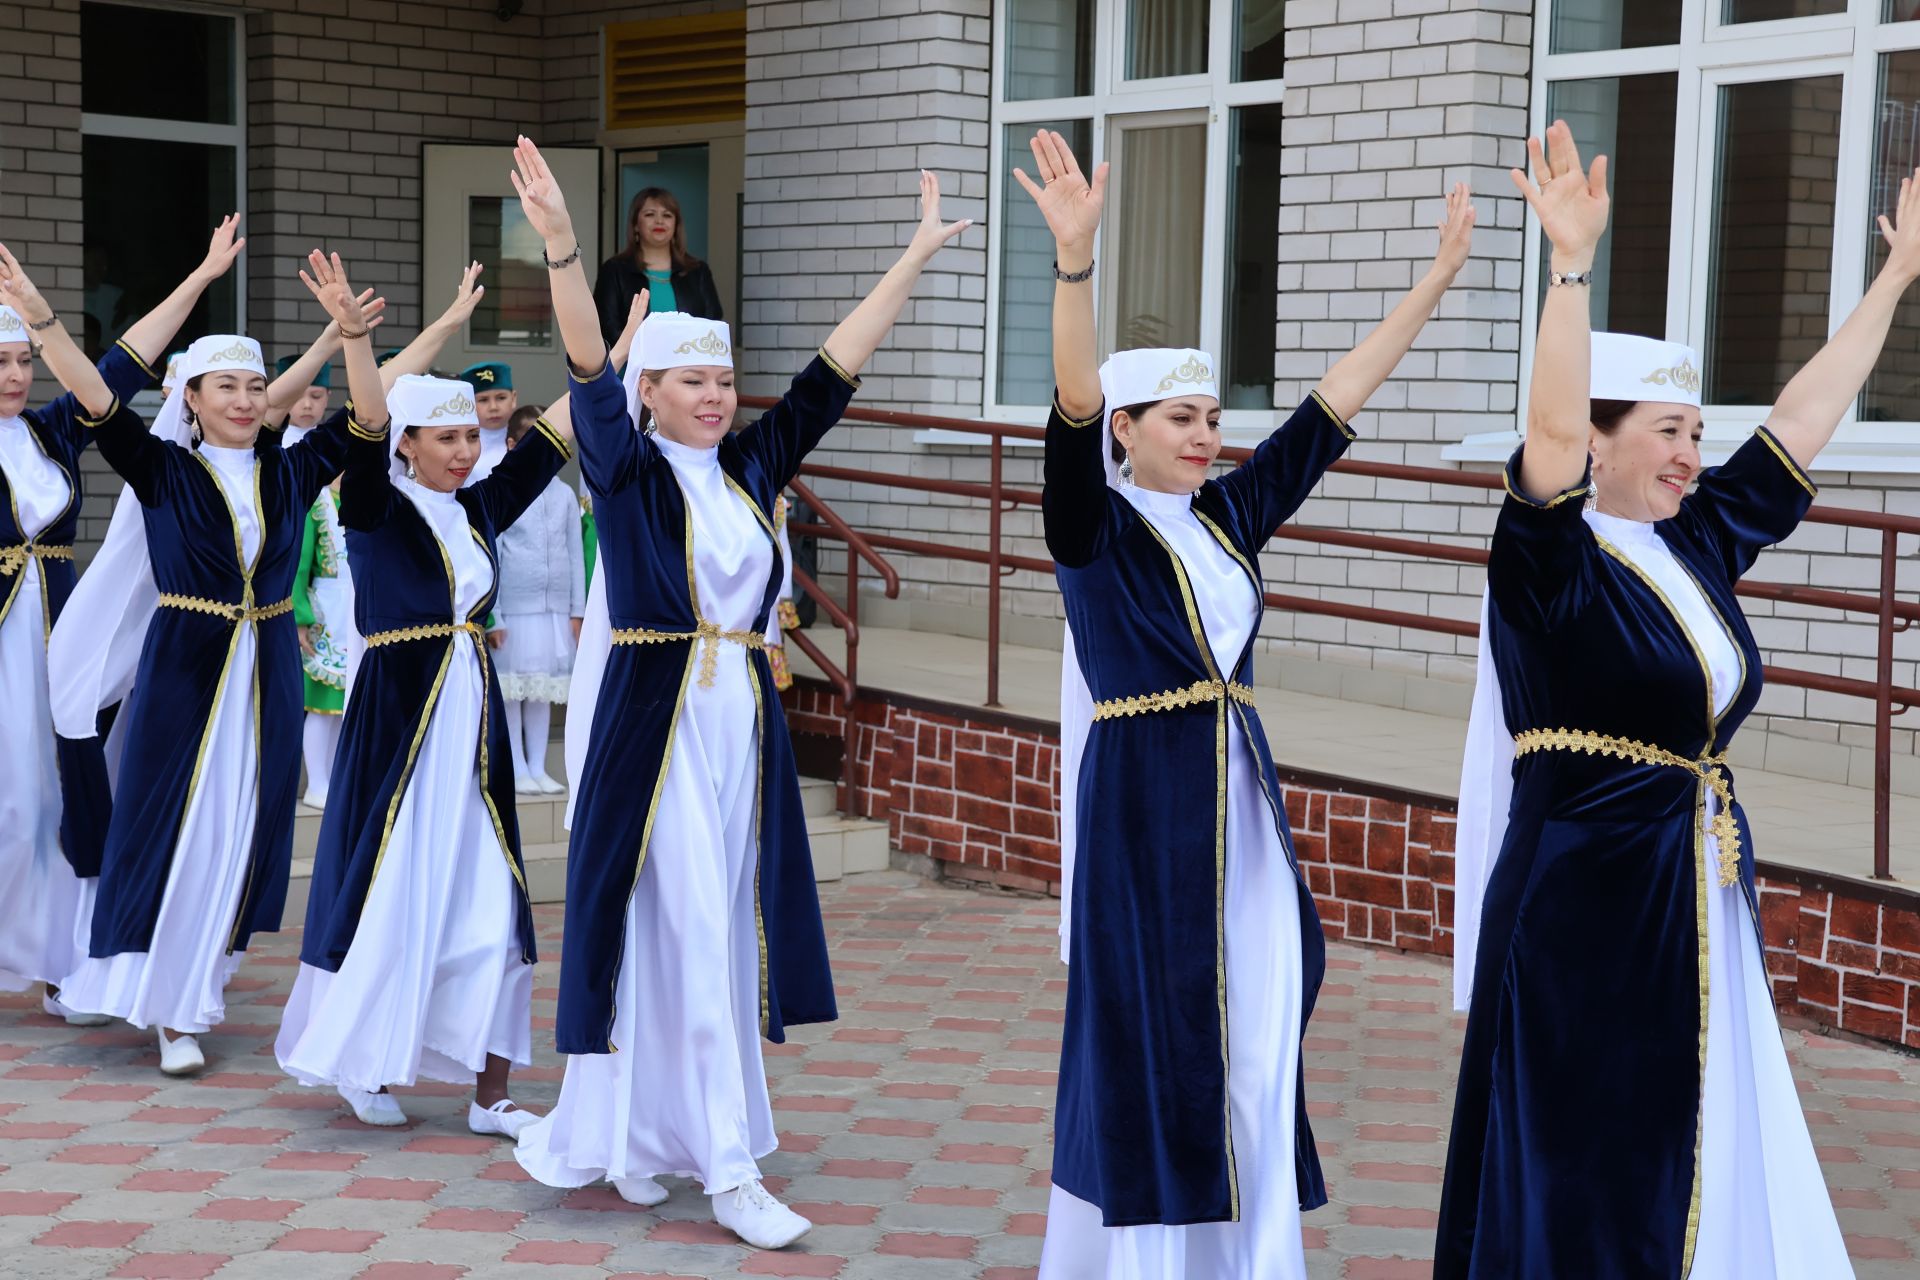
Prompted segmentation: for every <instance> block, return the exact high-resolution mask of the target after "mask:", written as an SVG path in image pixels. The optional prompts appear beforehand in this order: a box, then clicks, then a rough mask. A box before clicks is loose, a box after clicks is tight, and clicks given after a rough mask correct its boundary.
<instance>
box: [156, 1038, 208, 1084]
mask: <svg viewBox="0 0 1920 1280" xmlns="http://www.w3.org/2000/svg"><path fill="white" fill-rule="evenodd" d="M154 1030H156V1031H157V1032H159V1033H160V1070H161V1071H162V1072H164V1073H165V1074H167V1075H170V1076H190V1075H192V1074H193V1073H194V1072H196V1071H198V1070H199V1069H200V1068H202V1067H204V1066H206V1065H207V1056H206V1055H205V1054H203V1053H201V1052H200V1042H199V1041H198V1040H195V1039H194V1038H193V1037H192V1036H178V1037H176V1038H174V1039H172V1040H169V1039H167V1029H166V1028H165V1027H156V1028H154Z"/></svg>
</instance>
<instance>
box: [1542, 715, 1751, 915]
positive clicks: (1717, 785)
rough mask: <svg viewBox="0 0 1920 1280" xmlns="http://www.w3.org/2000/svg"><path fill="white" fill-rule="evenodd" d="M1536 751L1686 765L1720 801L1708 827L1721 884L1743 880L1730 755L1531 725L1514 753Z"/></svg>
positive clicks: (1643, 762)
mask: <svg viewBox="0 0 1920 1280" xmlns="http://www.w3.org/2000/svg"><path fill="white" fill-rule="evenodd" d="M1535 751H1579V752H1584V753H1585V754H1587V755H1590V756H1593V755H1599V756H1610V757H1612V758H1614V759H1616V760H1627V761H1631V762H1632V763H1634V764H1653V765H1666V766H1668V767H1671V768H1675V769H1685V770H1686V771H1687V772H1688V773H1691V774H1692V775H1693V776H1694V777H1696V778H1698V779H1700V781H1702V782H1704V783H1706V784H1707V788H1708V789H1709V790H1710V791H1712V792H1713V798H1714V799H1715V800H1716V801H1718V802H1719V803H1718V805H1717V806H1716V808H1717V809H1718V812H1716V813H1715V814H1714V815H1713V821H1712V822H1711V823H1710V824H1708V828H1707V829H1708V830H1709V831H1710V832H1712V833H1713V838H1714V840H1715V841H1716V842H1718V844H1719V845H1720V887H1721V888H1723V889H1724V888H1726V887H1728V886H1729V885H1733V884H1737V883H1739V880H1740V823H1739V822H1738V821H1737V820H1736V819H1735V818H1734V816H1733V786H1732V784H1731V783H1730V782H1729V781H1728V780H1727V758H1726V756H1724V755H1717V756H1701V757H1700V758H1699V759H1698V760H1689V759H1687V757H1685V756H1683V755H1680V754H1678V753H1676V752H1672V751H1668V750H1667V749H1666V748H1665V747H1656V746H1654V745H1652V744H1651V743H1646V742H1635V741H1634V740H1633V739H1631V738H1614V737H1609V736H1608V735H1606V734H1604V733H1587V732H1584V731H1583V730H1579V729H1528V730H1525V731H1524V732H1521V733H1516V734H1514V735H1513V754H1514V755H1515V756H1524V755H1527V754H1529V753H1531V752H1535Z"/></svg>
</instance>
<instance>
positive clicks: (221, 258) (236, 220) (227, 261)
mask: <svg viewBox="0 0 1920 1280" xmlns="http://www.w3.org/2000/svg"><path fill="white" fill-rule="evenodd" d="M246 247H247V242H246V240H245V238H243V237H240V215H239V214H237V213H230V214H228V215H227V216H226V217H224V218H222V219H220V225H219V226H217V227H215V228H214V229H213V238H212V239H211V240H209V241H207V256H206V257H205V258H203V259H201V261H200V265H199V266H197V267H195V268H194V269H193V276H194V279H196V280H198V281H200V282H201V283H202V284H203V285H205V284H210V283H212V282H213V281H215V280H218V279H219V278H220V277H221V276H223V275H225V274H227V272H228V271H229V270H231V269H232V267H233V263H234V260H235V259H236V258H238V257H239V256H240V251H241V250H242V249H244V248H246Z"/></svg>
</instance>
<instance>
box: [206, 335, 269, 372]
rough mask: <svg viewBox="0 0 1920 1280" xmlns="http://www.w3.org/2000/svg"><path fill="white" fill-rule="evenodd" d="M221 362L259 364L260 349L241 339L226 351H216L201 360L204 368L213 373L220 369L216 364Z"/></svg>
mask: <svg viewBox="0 0 1920 1280" xmlns="http://www.w3.org/2000/svg"><path fill="white" fill-rule="evenodd" d="M221 360H241V361H245V362H246V363H248V364H259V363H260V348H258V347H256V346H253V345H252V344H251V343H249V342H248V341H247V340H246V339H245V338H240V339H237V340H236V341H235V342H234V344H233V345H232V346H230V347H228V348H226V349H225V350H224V351H215V352H212V353H210V354H208V355H205V356H202V357H201V358H200V364H201V367H202V368H205V369H206V370H208V371H209V372H211V371H213V370H214V369H217V368H219V367H220V366H219V365H218V364H216V363H215V362H216V361H221Z"/></svg>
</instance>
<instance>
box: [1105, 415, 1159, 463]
mask: <svg viewBox="0 0 1920 1280" xmlns="http://www.w3.org/2000/svg"><path fill="white" fill-rule="evenodd" d="M1159 403H1161V402H1160V401H1158V400H1142V401H1141V402H1140V403H1139V404H1123V405H1121V406H1120V407H1119V408H1118V409H1115V410H1114V411H1113V412H1114V413H1124V414H1126V415H1127V420H1128V421H1129V422H1138V421H1140V419H1141V418H1142V417H1143V416H1144V415H1145V414H1146V412H1147V411H1148V410H1149V409H1151V408H1153V406H1155V405H1157V404H1159ZM1107 447H1108V449H1109V451H1110V452H1112V454H1113V460H1114V461H1115V462H1125V461H1126V460H1127V451H1126V450H1125V449H1124V448H1122V447H1121V445H1120V437H1119V436H1114V437H1113V438H1112V439H1111V440H1110V441H1108V445H1107Z"/></svg>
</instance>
